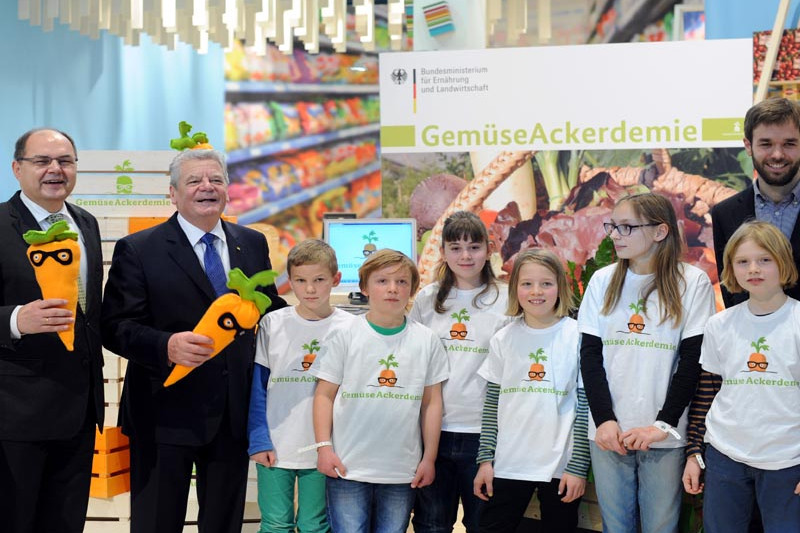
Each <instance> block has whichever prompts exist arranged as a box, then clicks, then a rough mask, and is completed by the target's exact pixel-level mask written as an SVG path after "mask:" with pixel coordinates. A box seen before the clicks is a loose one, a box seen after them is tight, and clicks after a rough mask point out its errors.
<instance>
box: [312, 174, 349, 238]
mask: <svg viewBox="0 0 800 533" xmlns="http://www.w3.org/2000/svg"><path fill="white" fill-rule="evenodd" d="M350 210H351V209H350V201H349V199H348V197H347V187H336V188H335V189H331V190H329V191H327V192H324V193H322V194H320V195H319V196H317V197H316V198H314V199H313V200H312V201H311V205H310V206H309V208H308V224H309V226H310V227H311V232H312V233H313V235H314V236H315V237H316V238H319V237H320V236H321V235H322V215H324V214H325V213H329V212H337V213H339V212H346V211H350Z"/></svg>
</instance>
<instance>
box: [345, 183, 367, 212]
mask: <svg viewBox="0 0 800 533" xmlns="http://www.w3.org/2000/svg"><path fill="white" fill-rule="evenodd" d="M347 197H348V199H349V200H350V209H352V210H353V212H354V213H356V214H357V215H358V216H359V217H363V216H364V215H365V214H367V213H368V212H369V205H368V204H369V200H370V197H371V195H370V194H369V179H368V178H367V176H364V177H363V178H359V179H357V180H355V181H354V182H352V183H351V184H350V189H349V190H348V191H347Z"/></svg>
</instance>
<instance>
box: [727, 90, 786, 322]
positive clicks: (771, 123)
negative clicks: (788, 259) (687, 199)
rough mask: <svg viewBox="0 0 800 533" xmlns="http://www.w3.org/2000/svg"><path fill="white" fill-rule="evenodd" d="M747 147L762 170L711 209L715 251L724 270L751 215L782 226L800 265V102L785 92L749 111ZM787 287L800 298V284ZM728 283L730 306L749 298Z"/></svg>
mask: <svg viewBox="0 0 800 533" xmlns="http://www.w3.org/2000/svg"><path fill="white" fill-rule="evenodd" d="M744 133H745V138H744V147H745V150H747V153H748V155H750V156H751V157H752V159H753V167H754V168H755V170H756V173H757V174H758V177H757V178H756V180H755V181H754V182H753V183H752V185H750V186H748V187H747V188H746V189H745V190H743V191H741V192H740V193H738V194H736V195H734V196H731V197H730V198H728V199H726V200H724V201H722V202H720V203H718V204H717V205H715V206H714V207H713V208H712V209H711V222H712V229H713V232H714V255H715V257H716V260H717V271H718V272H720V273H721V272H722V252H723V250H724V249H725V245H726V244H727V243H728V240H729V239H730V238H731V235H733V232H734V231H736V229H737V228H738V227H739V226H740V225H741V224H742V223H743V222H745V221H746V220H749V219H757V220H763V221H765V222H771V223H773V224H775V225H776V226H778V228H780V230H781V231H782V232H783V234H784V235H786V237H787V238H788V239H789V241H790V242H791V243H792V251H793V254H794V262H795V264H796V265H798V267H799V268H800V224H798V223H797V218H798V217H797V215H798V213H799V212H800V106H798V104H797V103H795V102H792V101H790V100H786V99H784V98H769V99H767V100H764V101H763V102H760V103H758V104H756V105H754V106H753V107H751V108H750V109H749V110H748V111H747V115H746V116H745V122H744ZM786 293H787V294H788V295H789V296H791V297H792V298H795V299H798V300H800V285H796V286H795V287H793V288H791V289H788V290H787V291H786ZM747 297H748V296H747V293H744V292H742V293H738V294H731V293H729V292H728V291H727V290H725V288H724V287H723V288H722V298H723V300H724V302H725V307H731V306H732V305H735V304H737V303H740V302H743V301H744V300H746V299H747Z"/></svg>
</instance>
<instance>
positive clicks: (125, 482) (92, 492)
mask: <svg viewBox="0 0 800 533" xmlns="http://www.w3.org/2000/svg"><path fill="white" fill-rule="evenodd" d="M130 490H131V473H130V472H129V471H126V472H120V473H119V474H114V475H113V476H100V475H97V474H92V483H91V485H90V486H89V496H90V497H92V498H112V497H114V496H116V495H117V494H122V493H123V492H128V491H130Z"/></svg>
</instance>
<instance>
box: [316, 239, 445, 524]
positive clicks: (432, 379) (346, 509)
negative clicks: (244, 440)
mask: <svg viewBox="0 0 800 533" xmlns="http://www.w3.org/2000/svg"><path fill="white" fill-rule="evenodd" d="M418 286H419V273H418V272H417V268H416V265H414V263H413V261H411V260H410V259H409V258H408V257H406V256H405V255H403V254H402V253H400V252H397V251H394V250H389V249H383V250H379V251H377V252H375V253H373V254H371V255H370V256H369V258H367V260H366V261H364V263H363V264H362V265H361V268H360V269H359V288H360V289H361V292H362V293H363V294H365V295H366V296H367V297H368V298H369V311H367V313H366V314H365V315H362V316H360V317H358V318H357V319H356V320H355V321H353V322H352V323H351V324H350V325H349V326H348V327H347V328H342V329H337V330H335V331H333V332H331V334H330V335H328V337H326V339H325V342H324V347H323V349H322V350H321V351H320V356H319V357H318V359H317V361H316V363H315V364H314V366H313V367H312V368H311V370H310V372H311V373H313V374H314V375H315V376H317V377H318V378H319V382H318V384H317V390H316V393H315V395H314V434H315V437H316V440H317V442H316V445H315V446H316V447H317V453H318V457H317V468H318V469H319V471H320V472H322V473H323V474H325V475H327V476H328V478H327V485H326V495H327V502H328V518H329V520H330V524H331V528H332V530H333V532H334V533H352V532H353V531H380V532H381V533H404V532H405V531H406V528H407V527H408V521H409V518H410V513H411V508H412V505H413V503H414V492H415V491H414V489H416V488H419V487H424V486H426V485H429V484H430V483H431V482H432V481H433V479H434V476H435V467H434V463H435V460H436V451H437V448H438V444H439V432H440V430H441V422H442V389H441V383H442V382H443V381H444V380H446V379H447V374H448V370H447V358H446V355H445V353H444V348H443V346H442V343H441V341H440V340H439V339H438V338H437V337H436V335H434V333H433V332H432V331H431V330H430V329H428V328H427V327H425V326H423V325H421V324H418V323H416V322H411V321H408V322H407V321H406V318H405V311H406V306H407V305H408V301H409V299H410V297H411V295H412V294H413V293H414V292H415V291H416V290H417V288H418Z"/></svg>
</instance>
